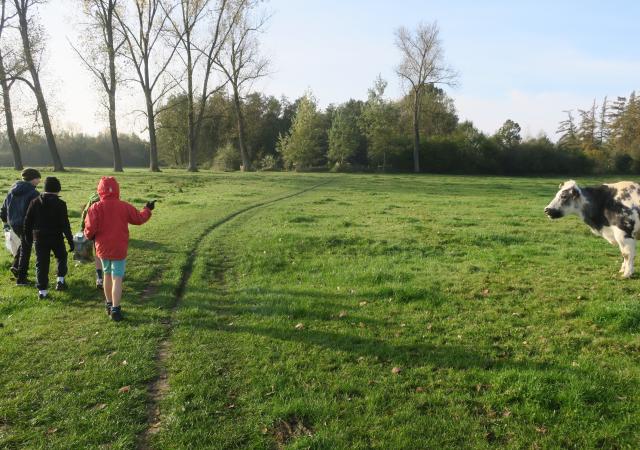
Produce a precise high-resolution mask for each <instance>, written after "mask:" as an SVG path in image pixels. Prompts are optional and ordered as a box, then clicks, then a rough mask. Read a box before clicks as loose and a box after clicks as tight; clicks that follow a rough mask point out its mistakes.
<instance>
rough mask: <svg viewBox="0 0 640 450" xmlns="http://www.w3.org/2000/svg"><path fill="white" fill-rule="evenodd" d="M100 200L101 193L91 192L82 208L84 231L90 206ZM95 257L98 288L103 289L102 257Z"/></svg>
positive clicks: (82, 228) (82, 227) (81, 227)
mask: <svg viewBox="0 0 640 450" xmlns="http://www.w3.org/2000/svg"><path fill="white" fill-rule="evenodd" d="M99 201H100V195H99V194H98V193H97V192H94V193H93V194H91V196H90V197H89V201H88V202H87V204H86V205H85V206H84V209H83V210H82V223H81V226H80V229H81V230H83V232H84V225H85V220H86V218H87V213H88V212H89V208H90V207H91V205H93V204H94V203H98V202H99ZM94 250H95V245H94ZM94 259H95V263H96V288H97V289H99V290H102V285H103V281H102V261H101V260H100V258H98V255H96V257H95V258H94Z"/></svg>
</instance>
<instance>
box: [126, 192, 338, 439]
mask: <svg viewBox="0 0 640 450" xmlns="http://www.w3.org/2000/svg"><path fill="white" fill-rule="evenodd" d="M331 181H332V180H328V181H325V182H323V183H319V184H316V185H313V186H310V187H308V188H305V189H302V190H300V191H296V192H293V193H291V194H286V195H283V196H280V197H277V198H275V199H272V200H266V201H263V202H259V203H254V204H252V205H249V206H246V207H244V208H241V209H239V210H237V211H235V212H233V213H231V214H229V215H227V216H225V217H223V218H222V219H220V220H218V221H216V222H214V223H212V224H211V225H209V226H208V227H207V228H205V229H204V230H203V231H202V233H200V234H199V235H198V237H197V238H196V239H195V241H194V242H193V245H192V246H191V249H190V250H189V256H188V257H187V259H186V261H185V263H184V265H183V266H182V269H181V271H180V272H181V276H180V282H179V283H178V287H177V288H176V293H175V296H174V300H173V303H172V304H171V306H170V308H171V313H170V314H169V318H168V319H167V320H165V321H163V322H162V325H163V326H164V328H165V331H164V335H163V337H162V339H161V341H160V344H159V345H158V351H157V352H156V355H155V358H154V359H155V362H156V367H157V371H158V375H157V376H156V377H155V378H154V379H153V380H152V381H151V382H150V383H149V385H148V387H147V392H148V397H149V398H148V404H147V426H146V428H145V430H144V431H143V432H142V433H141V434H140V435H139V436H138V439H137V448H138V449H141V450H147V449H150V448H151V446H150V443H151V442H150V441H151V438H152V436H153V435H155V434H156V433H157V432H158V431H160V426H161V422H160V415H161V414H160V402H161V401H162V399H163V398H164V397H165V396H166V395H167V393H168V392H169V382H168V380H169V376H168V372H167V359H168V358H169V354H170V352H171V345H170V337H171V332H172V328H173V322H174V317H175V313H176V309H177V308H178V306H179V305H180V302H181V301H182V299H183V297H184V294H185V292H186V290H187V285H188V284H189V280H190V279H191V274H192V273H193V266H194V264H195V261H196V258H197V256H198V248H199V247H200V245H201V244H202V242H203V241H204V240H205V239H206V238H207V236H209V234H211V233H212V232H213V231H214V230H216V229H217V228H219V227H221V226H222V225H224V224H225V223H227V222H230V221H231V220H233V219H235V218H236V217H238V216H240V215H242V214H244V213H246V212H249V211H251V210H254V209H257V208H262V207H265V206H269V205H272V204H274V203H278V202H281V201H283V200H287V199H290V198H292V197H296V196H299V195H302V194H304V193H306V192H309V191H312V190H314V189H317V188H319V187H321V186H324V185H326V184H328V183H330V182H331Z"/></svg>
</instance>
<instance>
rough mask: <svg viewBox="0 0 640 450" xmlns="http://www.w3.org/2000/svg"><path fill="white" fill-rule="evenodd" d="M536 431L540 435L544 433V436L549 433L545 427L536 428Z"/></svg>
mask: <svg viewBox="0 0 640 450" xmlns="http://www.w3.org/2000/svg"><path fill="white" fill-rule="evenodd" d="M536 431H537V432H538V433H542V434H544V433H546V432H547V429H546V428H545V427H544V426H540V427H536Z"/></svg>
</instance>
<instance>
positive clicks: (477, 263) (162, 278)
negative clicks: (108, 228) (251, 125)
mask: <svg viewBox="0 0 640 450" xmlns="http://www.w3.org/2000/svg"><path fill="white" fill-rule="evenodd" d="M0 174H1V175H2V178H3V179H4V180H5V184H6V187H8V186H9V184H10V182H11V180H12V179H13V177H14V176H15V173H14V172H11V171H8V170H2V171H0ZM99 175H100V172H98V171H89V170H86V171H85V170H82V171H72V172H69V173H66V174H63V175H62V176H61V179H62V182H63V198H64V199H65V200H66V201H67V203H68V205H69V209H70V212H71V215H72V226H73V227H74V231H75V229H76V228H77V227H78V223H79V216H80V210H81V207H82V204H83V202H84V200H85V198H86V197H88V195H89V194H90V193H91V192H92V189H94V188H95V184H96V182H97V179H98V176H99ZM119 179H120V181H121V191H122V192H123V197H124V198H125V199H126V200H129V201H131V202H133V203H134V204H136V205H138V206H142V205H143V204H144V202H145V201H146V200H147V199H150V198H157V199H159V203H158V205H157V208H156V211H155V212H154V216H153V218H152V219H151V221H150V222H149V223H148V224H146V225H144V226H142V227H139V228H138V227H136V228H133V227H132V242H131V248H130V256H129V262H128V266H127V268H128V273H127V280H126V283H125V284H126V291H125V295H124V301H123V311H124V314H125V318H126V320H124V321H123V322H121V323H112V322H110V321H109V320H108V317H107V316H106V315H105V314H104V311H103V306H102V303H103V300H102V297H101V295H100V293H99V292H97V291H96V290H95V289H94V288H93V273H92V270H93V269H92V267H91V265H83V266H78V267H75V266H72V267H71V271H70V276H69V278H68V280H69V283H70V286H71V289H70V290H69V291H68V292H65V293H62V294H57V295H54V296H53V298H52V300H50V301H47V302H43V301H40V300H38V299H37V296H36V290H35V288H18V287H14V286H13V284H12V282H11V280H10V278H9V271H8V268H9V262H10V259H9V255H8V254H7V253H6V252H4V253H3V254H2V256H1V257H0V274H1V275H0V323H1V324H2V326H1V327H0V448H23V447H28V448H60V449H70V448H74V449H75V448H159V449H178V448H314V449H320V448H322V449H338V448H361V449H365V448H381V449H396V448H398V449H400V448H490V447H506V448H581V449H582V448H639V447H640V386H639V384H640V383H639V380H640V364H639V363H640V358H639V354H640V353H639V352H640V338H639V335H638V331H639V330H640V285H639V281H638V278H634V279H631V280H625V281H622V280H620V279H618V277H617V271H618V268H619V265H620V256H619V251H618V250H617V249H616V248H614V247H612V246H610V245H609V244H607V243H606V242H605V241H604V240H602V239H600V238H596V237H594V236H592V235H591V233H590V232H589V230H588V228H587V227H586V226H585V225H583V224H581V223H580V222H579V220H578V219H577V218H567V219H564V220H562V221H557V222H550V221H549V220H548V219H546V218H545V217H544V215H543V214H542V209H543V207H544V206H545V205H546V204H547V203H548V201H549V200H550V199H551V198H552V196H553V195H554V194H555V192H556V188H557V185H558V182H559V181H560V180H558V179H551V178H548V179H527V178H487V177H444V176H410V175H333V174H282V173H272V174H269V173H251V174H239V173H238V174H222V173H207V172H203V173H199V174H197V175H186V174H185V173H184V172H177V171H167V172H165V173H162V174H149V173H147V172H138V171H128V172H127V173H126V175H121V176H120V177H119ZM614 179H615V178H612V179H608V180H593V179H591V180H579V181H583V182H587V183H595V182H600V181H612V180H614ZM33 277H34V276H33V271H32V272H31V278H33ZM122 388H126V389H122ZM123 391H124V392H123Z"/></svg>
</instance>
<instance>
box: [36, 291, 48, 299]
mask: <svg viewBox="0 0 640 450" xmlns="http://www.w3.org/2000/svg"><path fill="white" fill-rule="evenodd" d="M48 294H49V293H48V292H47V291H38V298H39V299H40V300H46V299H47V296H48Z"/></svg>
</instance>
